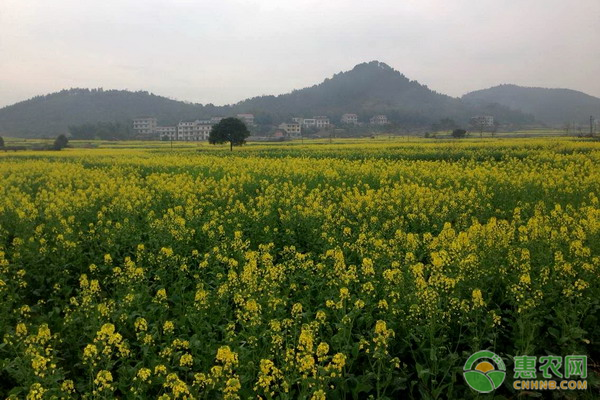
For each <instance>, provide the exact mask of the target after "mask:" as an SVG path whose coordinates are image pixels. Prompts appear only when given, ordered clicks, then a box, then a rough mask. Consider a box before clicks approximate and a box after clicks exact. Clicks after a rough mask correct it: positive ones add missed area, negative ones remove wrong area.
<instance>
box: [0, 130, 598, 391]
mask: <svg viewBox="0 0 600 400" xmlns="http://www.w3.org/2000/svg"><path fill="white" fill-rule="evenodd" d="M134 145H135V146H140V148H131V149H129V148H127V147H130V146H134ZM183 145H186V146H189V147H186V148H184V147H180V148H176V150H174V151H172V150H170V148H169V145H168V144H166V143H161V142H155V143H141V142H138V143H137V144H136V143H129V144H124V145H122V146H123V147H125V149H122V148H121V149H112V148H100V149H74V150H72V151H69V152H60V153H59V152H51V153H50V152H49V153H45V154H44V153H35V152H23V153H2V154H0V197H1V198H2V199H3V200H2V204H1V206H0V337H2V338H3V342H2V344H1V345H0V397H2V398H7V397H9V398H25V397H26V396H29V397H30V398H42V397H44V398H89V399H92V398H94V399H112V398H141V399H145V398H148V399H155V398H161V399H167V398H169V399H184V398H199V399H214V398H223V399H248V398H257V396H260V397H261V398H263V399H272V398H281V399H300V398H301V399H311V398H312V399H324V398H328V399H346V398H368V397H369V396H372V398H375V399H384V398H423V399H442V398H461V399H462V398H472V397H475V396H476V395H477V394H476V393H475V392H473V391H472V390H471V389H470V388H468V387H467V386H466V384H465V382H464V380H463V378H462V366H463V365H464V363H465V360H467V358H468V357H469V356H470V355H471V354H472V353H473V352H475V351H478V350H481V349H489V350H491V351H493V352H495V353H496V354H498V355H500V356H501V357H502V358H503V359H504V360H505V362H506V364H507V368H508V369H509V370H510V369H511V368H512V357H513V356H515V355H525V354H527V355H546V354H554V355H568V354H587V355H588V356H590V359H593V360H597V359H598V357H600V353H599V349H598V345H597V343H598V342H599V340H600V331H599V330H598V315H599V308H600V282H599V278H598V276H599V275H598V272H599V270H600V200H599V196H600V171H599V170H598V168H597V165H598V162H599V161H600V147H599V144H598V142H592V141H574V140H565V139H544V140H540V139H523V140H485V141H478V140H472V139H465V140H461V141H451V142H450V141H431V140H421V141H412V142H400V141H392V142H387V141H383V140H379V139H367V140H364V141H345V142H343V143H342V142H340V143H338V144H336V145H334V146H330V145H327V144H318V145H315V144H309V145H301V144H299V143H296V144H292V145H288V144H286V145H248V146H245V147H244V148H243V149H240V151H237V152H234V153H230V152H229V151H228V150H225V149H223V148H214V147H212V146H208V145H200V146H198V144H193V145H190V144H182V145H181V146H183ZM142 146H145V147H148V148H141V147H142ZM549 177H551V179H549ZM588 374H589V377H588V381H589V382H590V386H592V385H597V383H598V377H597V371H594V368H592V367H591V366H590V367H589V368H588ZM512 379H513V378H512V374H508V375H507V379H506V381H505V382H504V384H503V386H502V387H501V388H499V389H498V390H497V391H496V395H498V396H502V397H503V398H516V397H519V395H520V393H515V391H514V390H513V389H512V384H511V383H512ZM597 389H598V387H597V386H595V387H594V388H593V389H590V390H588V391H585V392H582V393H577V394H578V395H579V396H578V397H579V398H585V397H586V396H587V398H590V399H591V398H594V396H595V394H596V393H597ZM524 394H528V393H524ZM529 394H532V395H536V393H533V392H529ZM556 394H557V395H560V394H559V393H556ZM573 395H575V394H573Z"/></svg>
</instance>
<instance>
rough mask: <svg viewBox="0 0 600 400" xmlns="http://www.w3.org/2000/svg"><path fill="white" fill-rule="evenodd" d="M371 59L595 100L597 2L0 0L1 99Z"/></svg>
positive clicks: (230, 79)
mask: <svg viewBox="0 0 600 400" xmlns="http://www.w3.org/2000/svg"><path fill="white" fill-rule="evenodd" d="M370 60H379V61H383V62H386V63H387V64H389V65H390V66H391V67H393V68H395V69H397V70H399V71H400V72H402V73H404V74H405V75H406V76H407V77H408V78H410V79H415V80H418V81H419V82H421V83H423V84H426V85H428V86H429V87H430V88H431V89H434V90H437V91H438V92H442V93H446V94H449V95H453V96H460V95H462V94H464V93H466V92H468V91H471V90H476V89H481V88H486V87H490V86H494V85H497V84H500V83H515V84H519V85H525V86H543V87H566V88H571V89H577V90H581V91H584V92H586V93H589V94H591V95H594V96H599V97H600V0H437V1H433V0H429V1H428V0H385V1H378V0H371V1H365V0H319V1H316V0H315V1H312V0H309V1H285V0H265V1H249V0H235V1H234V0H210V1H208V0H196V1H191V0H188V1H186V0H102V1H97V0H0V107H1V106H4V105H8V104H12V103H14V102H16V101H20V100H24V99H27V98H29V97H31V96H34V95H37V94H45V93H49V92H53V91H57V90H60V89H63V88H70V87H90V88H91V87H103V88H105V89H129V90H148V91H151V92H154V93H156V94H160V95H164V96H168V97H171V98H176V99H180V100H187V101H193V102H200V103H209V102H212V103H214V104H225V103H232V102H236V101H238V100H242V99H244V98H247V97H252V96H257V95H261V94H281V93H285V92H288V91H290V90H292V89H295V88H302V87H305V86H310V85H313V84H315V83H319V82H321V81H322V80H323V79H324V78H326V77H330V76H331V75H333V74H334V73H336V72H339V71H342V70H348V69H351V68H352V67H353V66H354V65H355V64H358V63H361V62H364V61H370Z"/></svg>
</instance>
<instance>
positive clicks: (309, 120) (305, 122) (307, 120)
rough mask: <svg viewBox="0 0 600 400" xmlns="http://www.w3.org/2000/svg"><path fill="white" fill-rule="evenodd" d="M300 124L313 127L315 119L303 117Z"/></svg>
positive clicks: (315, 123)
mask: <svg viewBox="0 0 600 400" xmlns="http://www.w3.org/2000/svg"><path fill="white" fill-rule="evenodd" d="M302 126H304V127H306V128H314V127H315V126H317V121H316V120H315V119H314V118H304V119H302Z"/></svg>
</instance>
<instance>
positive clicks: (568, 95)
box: [462, 85, 600, 126]
mask: <svg viewBox="0 0 600 400" xmlns="http://www.w3.org/2000/svg"><path fill="white" fill-rule="evenodd" d="M462 99H463V100H464V101H465V102H466V103H469V104H471V105H476V106H485V105H489V104H500V105H502V106H505V107H509V108H510V109H513V110H520V111H523V112H525V113H528V114H532V115H533V116H535V118H536V120H538V121H540V122H543V123H545V124H548V125H553V126H559V125H563V124H564V123H566V122H576V123H583V124H585V123H587V122H589V118H590V115H594V116H598V115H600V99H599V98H597V97H594V96H590V95H587V94H585V93H582V92H578V91H576V90H570V89H545V88H537V87H522V86H516V85H500V86H495V87H492V88H489V89H483V90H477V91H475V92H471V93H467V94H465V95H464V96H463V97H462Z"/></svg>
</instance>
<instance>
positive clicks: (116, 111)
mask: <svg viewBox="0 0 600 400" xmlns="http://www.w3.org/2000/svg"><path fill="white" fill-rule="evenodd" d="M244 112H251V113H254V114H255V115H256V117H257V118H256V123H257V124H258V126H257V128H256V129H257V132H259V133H261V134H264V133H266V132H268V131H269V128H270V127H271V125H272V124H275V125H277V124H279V123H280V122H283V121H287V120H289V119H290V118H291V117H293V116H304V117H312V116H315V115H327V116H329V117H330V118H331V121H332V122H333V123H336V124H337V123H339V121H340V117H341V116H342V114H344V113H348V112H352V113H356V114H358V116H359V119H360V121H362V122H368V120H369V118H370V117H372V116H373V115H375V114H386V115H387V117H388V118H389V120H390V121H391V122H392V123H394V124H396V125H397V126H398V129H400V128H403V129H406V128H415V127H419V128H422V127H429V126H430V125H431V124H432V123H434V122H435V121H439V120H440V119H444V118H451V119H453V120H455V121H457V122H459V123H466V122H468V120H469V118H470V117H472V116H474V115H481V114H489V115H493V116H494V117H496V119H498V120H500V121H502V122H503V123H505V124H514V125H523V124H529V123H532V122H533V117H532V116H529V115H525V114H523V113H522V112H520V111H515V110H511V109H509V108H508V107H506V106H501V105H498V104H494V105H489V104H487V103H485V104H475V105H471V104H467V103H465V102H463V101H461V100H459V99H457V98H453V97H450V96H446V95H442V94H439V93H436V92H434V91H432V90H430V89H429V88H428V87H427V86H424V85H422V84H420V83H418V82H416V81H411V80H409V79H408V78H406V77H405V76H404V75H402V74H401V73H400V72H398V71H395V70H394V69H392V68H391V67H389V66H388V65H386V64H384V63H381V62H377V61H372V62H369V63H363V64H359V65H357V66H356V67H354V68H353V69H352V70H350V71H346V72H341V73H339V74H336V75H334V76H333V77H332V78H330V79H325V81H323V82H322V83H320V84H318V85H314V86H312V87H309V88H305V89H301V90H295V91H293V92H291V93H288V94H284V95H280V96H261V97H255V98H252V99H248V100H244V101H241V102H239V103H237V104H234V105H231V106H219V107H218V106H214V105H212V104H206V105H201V104H190V103H186V102H182V101H175V100H172V99H168V98H166V97H161V96H156V95H154V94H152V93H148V92H128V91H124V90H102V89H92V90H90V89H69V90H63V91H61V92H58V93H53V94H49V95H46V96H38V97H35V98H33V99H30V100H27V101H23V102H20V103H17V104H14V105H12V106H8V107H4V108H2V109H0V133H7V134H12V135H17V136H25V137H51V136H54V135H58V134H63V133H67V131H69V127H77V126H81V125H83V124H90V123H91V124H92V126H87V127H86V129H85V130H83V131H81V130H77V129H76V132H80V133H78V134H77V137H79V138H82V139H89V138H91V137H90V136H89V135H91V134H92V133H93V134H95V135H97V137H99V138H108V137H109V136H110V135H115V134H116V133H118V135H117V136H118V137H119V138H120V137H121V133H123V132H124V130H123V129H121V128H118V129H116V130H115V129H113V128H111V127H110V126H109V125H107V124H108V123H117V122H118V123H120V124H128V121H130V120H132V119H133V118H136V117H139V116H142V115H151V116H154V117H156V118H157V119H158V121H159V123H160V124H161V125H174V124H177V123H178V122H179V121H182V120H184V121H185V120H188V121H191V120H195V119H205V118H209V117H211V116H219V115H221V116H232V115H236V114H237V113H244ZM97 123H98V124H97ZM99 123H105V125H104V126H102V125H100V124H99ZM93 125H95V126H93ZM89 128H91V129H89ZM451 129H454V128H450V129H449V131H450V130H451Z"/></svg>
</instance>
